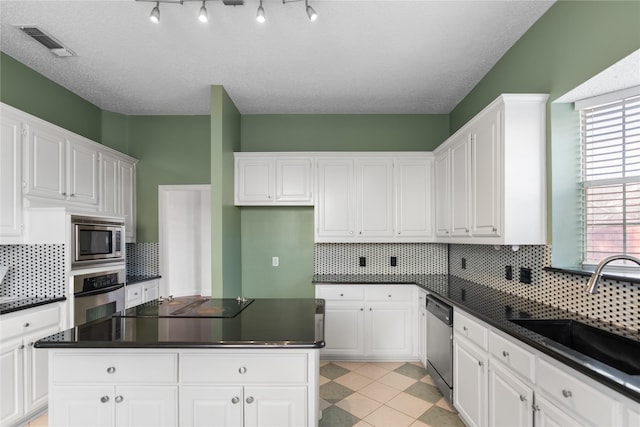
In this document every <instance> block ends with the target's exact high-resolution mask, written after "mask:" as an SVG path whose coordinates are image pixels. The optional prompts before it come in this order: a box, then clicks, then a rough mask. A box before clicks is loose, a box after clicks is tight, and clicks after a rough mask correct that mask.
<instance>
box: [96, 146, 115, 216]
mask: <svg viewBox="0 0 640 427" xmlns="http://www.w3.org/2000/svg"><path fill="white" fill-rule="evenodd" d="M119 171H120V169H119V165H118V159H117V158H116V157H114V156H111V155H109V154H105V153H100V183H101V186H100V211H101V212H103V213H106V214H113V215H115V214H118V213H119V212H120V200H119V195H120V191H119V188H118V186H119V185H120V179H119Z"/></svg>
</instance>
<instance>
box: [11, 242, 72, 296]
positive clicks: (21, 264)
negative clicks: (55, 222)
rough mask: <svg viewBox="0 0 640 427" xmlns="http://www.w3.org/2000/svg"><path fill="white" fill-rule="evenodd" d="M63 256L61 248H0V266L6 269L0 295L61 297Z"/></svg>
mask: <svg viewBox="0 0 640 427" xmlns="http://www.w3.org/2000/svg"><path fill="white" fill-rule="evenodd" d="M64 257H65V250H64V245H0V265H6V266H8V267H9V270H8V271H7V274H6V276H5V277H4V280H3V281H2V283H0V296H11V297H36V296H38V297H41V296H50V297H62V296H64V295H65V283H66V278H65V273H64V271H65V259H64Z"/></svg>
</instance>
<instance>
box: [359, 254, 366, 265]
mask: <svg viewBox="0 0 640 427" xmlns="http://www.w3.org/2000/svg"><path fill="white" fill-rule="evenodd" d="M358 265H360V267H366V266H367V257H363V256H361V257H360V259H359V260H358Z"/></svg>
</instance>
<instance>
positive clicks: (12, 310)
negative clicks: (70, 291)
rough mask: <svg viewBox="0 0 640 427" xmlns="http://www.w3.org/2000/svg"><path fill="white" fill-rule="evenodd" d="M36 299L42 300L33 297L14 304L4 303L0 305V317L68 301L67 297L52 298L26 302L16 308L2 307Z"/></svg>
mask: <svg viewBox="0 0 640 427" xmlns="http://www.w3.org/2000/svg"><path fill="white" fill-rule="evenodd" d="M34 298H42V297H32V298H31V297H27V298H24V300H15V301H14V302H8V303H2V304H0V315H3V314H9V313H15V312H16V311H22V310H28V309H30V308H34V307H39V306H41V305H47V304H52V303H54V302H60V301H66V300H67V297H51V298H47V299H43V300H39V301H30V302H25V304H24V305H20V306H16V307H7V308H3V307H2V306H3V305H5V304H15V303H17V302H18V301H29V300H33V299H34Z"/></svg>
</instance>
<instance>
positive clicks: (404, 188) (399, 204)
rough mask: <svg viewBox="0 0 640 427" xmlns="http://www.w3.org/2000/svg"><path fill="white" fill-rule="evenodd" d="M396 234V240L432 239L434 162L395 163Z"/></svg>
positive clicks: (402, 160)
mask: <svg viewBox="0 0 640 427" xmlns="http://www.w3.org/2000/svg"><path fill="white" fill-rule="evenodd" d="M394 172H395V202H396V207H395V208H396V212H395V214H396V215H395V218H396V221H395V222H396V226H395V233H396V236H397V237H399V238H403V237H406V238H416V239H425V238H426V239H430V238H432V237H433V234H434V233H433V228H434V227H433V212H434V195H433V182H434V178H433V173H434V171H433V159H432V158H407V159H403V158H400V159H397V160H396V161H395V171H394Z"/></svg>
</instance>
